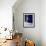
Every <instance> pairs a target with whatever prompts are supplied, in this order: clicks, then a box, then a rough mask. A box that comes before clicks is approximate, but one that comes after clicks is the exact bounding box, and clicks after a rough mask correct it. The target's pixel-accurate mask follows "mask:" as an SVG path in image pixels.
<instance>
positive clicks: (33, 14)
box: [23, 13, 35, 28]
mask: <svg viewBox="0 0 46 46" xmlns="http://www.w3.org/2000/svg"><path fill="white" fill-rule="evenodd" d="M25 15H32V16H33V23H32V25H33V26H31V27H27V26H24V21H25V18H24V17H25ZM23 27H24V28H34V27H35V13H23Z"/></svg>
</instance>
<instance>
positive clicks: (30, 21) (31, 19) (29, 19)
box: [23, 13, 35, 28]
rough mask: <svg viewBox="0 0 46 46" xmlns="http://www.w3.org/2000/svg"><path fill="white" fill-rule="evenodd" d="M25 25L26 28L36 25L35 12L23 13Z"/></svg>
mask: <svg viewBox="0 0 46 46" xmlns="http://www.w3.org/2000/svg"><path fill="white" fill-rule="evenodd" d="M23 26H24V27H25V28H34V27H35V13H23Z"/></svg>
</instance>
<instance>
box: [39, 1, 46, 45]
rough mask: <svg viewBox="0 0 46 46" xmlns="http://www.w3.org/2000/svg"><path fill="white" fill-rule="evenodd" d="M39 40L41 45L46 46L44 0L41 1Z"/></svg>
mask: <svg viewBox="0 0 46 46" xmlns="http://www.w3.org/2000/svg"><path fill="white" fill-rule="evenodd" d="M40 18H41V20H40V23H41V24H40V25H41V40H42V46H46V0H42V1H41V16H40Z"/></svg>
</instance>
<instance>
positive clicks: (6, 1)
mask: <svg viewBox="0 0 46 46" xmlns="http://www.w3.org/2000/svg"><path fill="white" fill-rule="evenodd" d="M15 2H16V0H0V27H7V28H9V29H12V6H13V4H14V3H15Z"/></svg>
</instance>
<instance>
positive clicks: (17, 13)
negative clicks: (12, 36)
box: [13, 0, 41, 46]
mask: <svg viewBox="0 0 46 46" xmlns="http://www.w3.org/2000/svg"><path fill="white" fill-rule="evenodd" d="M18 2H19V1H18ZM16 5H17V3H16ZM16 5H14V7H13V13H14V19H15V22H14V24H15V30H18V32H22V33H23V37H24V38H25V39H26V38H27V39H31V40H34V41H35V44H36V46H41V31H40V30H41V29H40V28H41V26H40V15H41V1H40V0H23V1H22V2H21V3H20V4H19V5H17V6H16ZM25 12H27V13H35V28H24V27H23V13H25Z"/></svg>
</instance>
